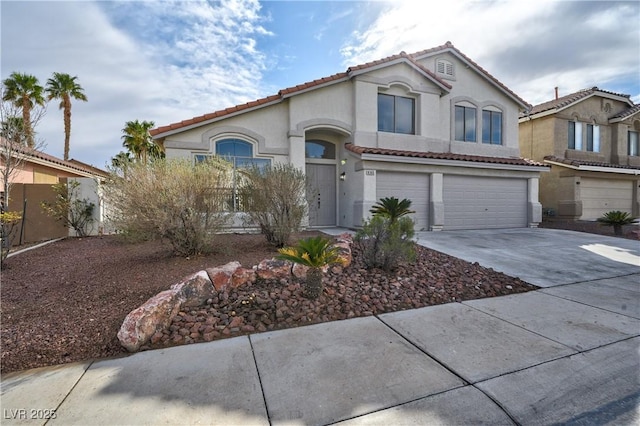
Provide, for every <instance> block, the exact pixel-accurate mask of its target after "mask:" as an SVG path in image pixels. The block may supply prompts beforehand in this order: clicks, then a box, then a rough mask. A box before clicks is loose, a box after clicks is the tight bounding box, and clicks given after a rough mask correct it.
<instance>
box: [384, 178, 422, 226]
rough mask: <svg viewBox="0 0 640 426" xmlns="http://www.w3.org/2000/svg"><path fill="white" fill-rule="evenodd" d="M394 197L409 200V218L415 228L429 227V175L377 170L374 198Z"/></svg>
mask: <svg viewBox="0 0 640 426" xmlns="http://www.w3.org/2000/svg"><path fill="white" fill-rule="evenodd" d="M385 197H396V198H399V199H401V200H402V199H403V198H407V199H409V200H411V210H414V211H415V213H414V214H412V215H411V218H412V219H413V220H414V222H415V229H416V230H428V229H429V175H427V174H424V173H402V172H378V173H377V174H376V198H377V200H379V199H380V198H385Z"/></svg>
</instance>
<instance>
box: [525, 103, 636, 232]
mask: <svg viewBox="0 0 640 426" xmlns="http://www.w3.org/2000/svg"><path fill="white" fill-rule="evenodd" d="M628 108H629V104H628V103H626V102H621V101H618V100H616V99H610V98H603V97H599V96H593V97H591V98H588V99H585V100H584V101H581V102H578V103H577V104H576V105H573V106H571V107H569V108H566V109H564V110H562V111H560V112H559V113H557V114H552V115H546V116H542V117H540V118H535V119H531V118H524V119H522V120H521V122H520V124H519V129H518V130H519V134H520V150H521V154H522V156H524V157H527V158H531V159H533V160H536V161H543V159H544V157H545V156H549V155H553V156H556V157H559V158H568V159H574V160H582V161H593V162H602V163H611V164H620V165H634V166H640V157H629V156H628V155H627V131H628V130H633V129H634V128H635V126H637V128H638V129H640V117H635V116H632V117H630V118H628V119H626V120H624V121H622V122H620V123H610V122H609V117H612V116H614V115H616V114H618V113H619V112H621V111H624V110H626V109H628ZM637 115H639V114H636V116H637ZM574 120H575V121H578V122H581V123H587V124H597V125H598V126H600V152H588V151H586V131H585V130H586V129H583V144H582V150H570V149H568V148H567V147H568V122H569V121H574ZM583 177H587V178H598V179H604V180H623V181H627V182H631V181H633V182H634V185H635V186H636V187H637V177H634V176H633V175H629V174H618V173H606V172H594V171H591V172H584V171H581V172H579V171H577V170H573V169H571V168H569V167H562V166H555V165H554V166H552V168H551V172H550V173H543V174H542V175H541V178H540V202H541V204H542V207H543V209H551V210H552V211H553V213H554V214H555V215H556V216H559V217H564V218H572V219H580V218H584V216H583V213H582V207H583V206H582V200H581V196H580V194H581V192H580V186H579V185H580V183H579V182H580V180H581V178H583ZM636 194H637V190H636ZM602 197H603V200H605V201H606V197H607V193H606V191H602ZM632 205H633V206H634V207H633V209H632V211H633V212H635V213H633V214H634V215H638V211H637V210H638V207H637V206H638V197H637V195H634V198H633V200H632ZM630 213H631V212H630Z"/></svg>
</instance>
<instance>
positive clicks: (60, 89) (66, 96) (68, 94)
mask: <svg viewBox="0 0 640 426" xmlns="http://www.w3.org/2000/svg"><path fill="white" fill-rule="evenodd" d="M77 78H78V77H76V76H74V77H71V76H70V75H69V74H63V73H59V72H54V73H53V77H52V78H50V79H49V80H47V88H46V91H47V99H48V100H52V99H60V109H61V110H64V159H65V160H68V159H69V140H70V138H71V99H72V98H73V99H75V100H78V101H83V102H86V101H87V96H86V95H85V94H84V89H83V88H82V86H80V85H79V84H78V83H77V82H76V79H77Z"/></svg>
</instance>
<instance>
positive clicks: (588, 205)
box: [580, 178, 633, 220]
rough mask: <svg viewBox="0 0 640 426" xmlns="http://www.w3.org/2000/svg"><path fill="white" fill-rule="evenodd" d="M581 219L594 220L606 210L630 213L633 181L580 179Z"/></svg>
mask: <svg viewBox="0 0 640 426" xmlns="http://www.w3.org/2000/svg"><path fill="white" fill-rule="evenodd" d="M580 199H581V200H582V216H581V217H580V219H583V220H594V219H597V218H599V217H601V216H602V215H603V214H605V213H606V212H609V211H612V210H620V211H623V212H627V213H631V209H632V200H633V182H632V181H630V180H612V179H593V178H581V179H580Z"/></svg>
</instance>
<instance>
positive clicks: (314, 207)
mask: <svg viewBox="0 0 640 426" xmlns="http://www.w3.org/2000/svg"><path fill="white" fill-rule="evenodd" d="M307 178H308V182H307V201H308V202H309V225H310V226H335V224H336V166H335V165H334V164H309V163H307Z"/></svg>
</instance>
